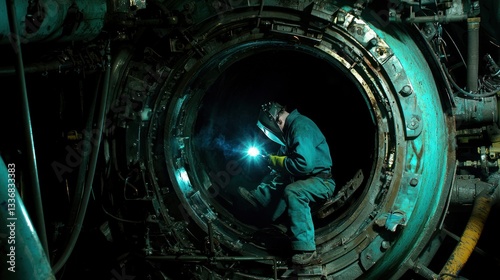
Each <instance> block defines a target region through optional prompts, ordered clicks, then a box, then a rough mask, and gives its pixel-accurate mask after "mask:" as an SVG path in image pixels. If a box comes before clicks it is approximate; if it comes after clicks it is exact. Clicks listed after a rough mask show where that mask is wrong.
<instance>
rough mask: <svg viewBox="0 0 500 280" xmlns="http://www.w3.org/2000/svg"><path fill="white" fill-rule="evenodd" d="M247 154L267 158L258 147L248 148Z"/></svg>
mask: <svg viewBox="0 0 500 280" xmlns="http://www.w3.org/2000/svg"><path fill="white" fill-rule="evenodd" d="M247 154H248V155H249V156H251V157H256V156H259V155H260V156H262V157H265V155H263V154H262V153H261V152H260V150H259V149H258V148H257V147H250V148H248V151H247Z"/></svg>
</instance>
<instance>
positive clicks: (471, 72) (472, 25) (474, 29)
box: [467, 17, 481, 92]
mask: <svg viewBox="0 0 500 280" xmlns="http://www.w3.org/2000/svg"><path fill="white" fill-rule="evenodd" d="M480 21H481V19H480V18H478V17H475V18H468V19H467V30H468V43H467V51H468V55H467V91H469V92H476V91H477V90H478V83H477V81H478V75H479V74H478V73H479V72H478V71H479V23H480Z"/></svg>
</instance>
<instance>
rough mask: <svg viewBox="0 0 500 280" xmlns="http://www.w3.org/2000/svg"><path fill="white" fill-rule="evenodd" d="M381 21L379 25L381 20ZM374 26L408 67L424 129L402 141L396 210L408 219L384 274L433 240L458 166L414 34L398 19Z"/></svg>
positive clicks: (448, 129) (388, 256) (386, 258)
mask: <svg viewBox="0 0 500 280" xmlns="http://www.w3.org/2000/svg"><path fill="white" fill-rule="evenodd" d="M372 24H373V22H372ZM377 24H378V26H381V25H380V22H377ZM372 28H373V30H374V31H375V32H376V33H377V34H378V35H379V36H380V37H381V38H382V39H383V40H384V41H385V42H386V43H387V45H388V46H390V47H391V49H392V51H393V52H394V56H395V57H397V58H398V59H399V61H400V63H401V65H402V67H403V69H405V70H406V75H407V77H408V80H409V81H411V85H412V88H413V95H415V96H416V99H415V101H416V102H417V105H418V107H419V108H420V109H421V116H422V122H421V125H422V133H421V134H420V135H419V136H418V137H416V138H414V139H408V140H407V141H406V143H404V144H405V145H406V155H404V162H403V164H404V167H403V168H404V173H403V176H402V180H401V182H400V185H399V190H398V193H397V196H396V199H395V202H394V204H393V209H392V210H393V211H403V212H404V213H405V214H406V218H407V221H406V223H405V225H404V227H403V228H401V229H400V231H401V232H400V233H399V235H398V241H397V242H394V243H393V246H392V247H391V248H390V249H389V250H388V251H387V253H386V254H385V255H384V257H383V261H381V262H379V265H378V266H377V271H378V272H379V273H380V274H383V273H384V271H397V268H395V267H394V264H398V265H401V264H403V263H404V262H402V258H403V257H408V256H411V255H412V254H416V253H417V251H418V250H421V248H419V247H420V246H422V245H423V244H426V243H427V242H428V241H429V238H430V236H431V234H430V233H432V231H433V230H434V229H435V226H436V225H437V223H438V221H439V219H440V217H441V214H442V213H441V211H442V209H440V208H439V206H440V205H441V204H442V203H443V201H444V200H445V199H446V196H447V194H448V193H449V188H450V187H451V182H450V181H449V180H450V178H449V177H448V176H447V175H449V173H450V170H453V168H454V159H455V154H454V150H453V147H452V143H453V139H452V137H453V135H454V127H453V126H451V125H450V123H451V122H448V121H446V119H447V118H449V116H447V115H446V113H445V112H444V107H443V106H442V103H441V100H440V92H439V90H438V89H437V88H436V82H435V80H434V77H433V74H432V72H431V69H430V68H429V66H428V65H429V64H428V62H427V61H426V59H425V57H424V55H423V53H422V50H421V49H420V47H419V46H417V45H416V44H415V40H414V38H412V36H411V35H410V34H409V33H408V32H407V31H405V29H404V27H402V26H399V27H397V26H396V25H394V24H392V25H391V26H390V28H387V29H383V28H384V26H382V28H380V29H379V28H376V27H375V26H374V25H372ZM402 144H403V143H402ZM427 233H429V234H427Z"/></svg>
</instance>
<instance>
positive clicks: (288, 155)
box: [238, 101, 335, 265]
mask: <svg viewBox="0 0 500 280" xmlns="http://www.w3.org/2000/svg"><path fill="white" fill-rule="evenodd" d="M257 126H258V127H259V128H260V129H261V130H262V131H263V132H264V134H265V135H266V136H267V137H268V138H269V139H271V140H272V141H274V142H276V143H278V144H279V145H280V148H279V150H278V152H277V153H276V154H270V155H267V158H268V163H269V167H270V168H271V172H270V173H269V175H267V176H265V178H264V179H263V180H262V182H261V183H260V184H259V185H258V186H257V188H255V189H253V190H250V191H249V190H247V189H245V188H243V187H239V189H238V191H239V193H240V195H241V196H242V197H243V198H244V199H245V200H246V201H248V202H249V203H250V204H251V205H253V206H254V207H269V205H273V207H274V209H273V214H272V220H273V221H276V220H277V219H278V218H280V217H282V215H283V216H284V214H285V213H287V214H288V215H287V218H288V219H287V222H288V227H289V235H290V239H291V247H292V250H293V252H294V254H293V256H292V263H294V264H296V265H310V264H315V263H319V262H320V258H319V256H318V255H317V252H316V243H315V228H314V223H313V219H312V213H311V206H312V205H313V204H318V203H322V202H325V201H326V200H327V199H328V198H330V197H331V196H332V195H333V193H334V190H335V180H334V178H333V177H332V172H331V171H332V170H331V168H332V158H331V155H330V148H329V146H328V143H327V142H326V138H325V136H324V135H323V133H322V132H321V130H320V129H319V127H318V126H317V125H316V123H315V122H314V121H313V120H312V119H310V118H309V117H306V116H305V115H302V114H301V113H299V111H298V110H297V109H293V110H291V112H288V111H287V109H286V107H285V106H282V105H280V104H279V103H277V102H274V101H273V102H269V103H266V104H264V105H262V107H261V109H260V112H259V117H258V121H257ZM274 201H276V203H274ZM285 217H286V216H285Z"/></svg>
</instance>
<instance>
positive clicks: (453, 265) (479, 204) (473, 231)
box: [439, 195, 493, 280]
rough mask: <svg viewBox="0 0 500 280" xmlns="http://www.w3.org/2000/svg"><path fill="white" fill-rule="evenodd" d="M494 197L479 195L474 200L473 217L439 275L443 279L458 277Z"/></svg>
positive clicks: (474, 245)
mask: <svg viewBox="0 0 500 280" xmlns="http://www.w3.org/2000/svg"><path fill="white" fill-rule="evenodd" d="M492 201H493V198H492V197H491V196H482V195H480V196H478V197H477V198H476V200H475V202H474V207H473V209H472V214H471V217H470V218H469V221H468V222H467V226H466V227H465V231H464V233H463V235H462V237H461V238H460V241H459V243H458V244H457V247H455V250H454V251H453V253H452V254H451V256H450V258H449V259H448V261H447V262H446V264H445V265H444V267H443V269H441V272H440V273H439V275H440V276H441V279H446V280H451V279H456V278H457V276H458V273H459V272H460V270H461V269H462V267H463V266H464V265H465V263H466V262H467V260H468V259H469V256H470V255H471V253H472V251H473V250H474V248H475V247H476V244H477V242H478V240H479V237H480V236H481V232H482V231H483V227H484V223H485V221H486V218H488V214H489V213H490V210H491V206H492Z"/></svg>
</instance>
